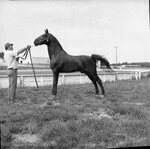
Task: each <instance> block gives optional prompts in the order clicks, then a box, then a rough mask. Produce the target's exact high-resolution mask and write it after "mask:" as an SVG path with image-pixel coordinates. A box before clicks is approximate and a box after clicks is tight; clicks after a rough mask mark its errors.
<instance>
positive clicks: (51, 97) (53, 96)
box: [48, 95, 56, 100]
mask: <svg viewBox="0 0 150 149" xmlns="http://www.w3.org/2000/svg"><path fill="white" fill-rule="evenodd" d="M55 98H56V96H55V95H50V96H49V97H48V99H49V100H55Z"/></svg>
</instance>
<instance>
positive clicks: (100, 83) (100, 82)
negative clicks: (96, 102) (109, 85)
mask: <svg viewBox="0 0 150 149" xmlns="http://www.w3.org/2000/svg"><path fill="white" fill-rule="evenodd" d="M96 78H97V79H96V80H97V82H98V84H99V86H100V87H101V92H102V95H104V94H105V90H104V87H103V84H102V80H101V79H100V78H99V76H98V75H97V77H96Z"/></svg>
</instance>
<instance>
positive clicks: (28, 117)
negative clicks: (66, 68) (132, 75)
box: [0, 78, 150, 149]
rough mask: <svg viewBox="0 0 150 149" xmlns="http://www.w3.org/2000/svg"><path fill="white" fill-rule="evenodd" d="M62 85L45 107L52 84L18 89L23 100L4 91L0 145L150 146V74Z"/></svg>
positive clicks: (70, 148) (57, 148)
mask: <svg viewBox="0 0 150 149" xmlns="http://www.w3.org/2000/svg"><path fill="white" fill-rule="evenodd" d="M104 87H105V89H106V97H105V98H104V99H100V97H97V96H95V94H94V87H93V85H92V84H84V85H62V86H59V87H58V95H57V97H56V103H59V104H54V105H48V106H45V107H42V106H40V105H42V104H43V103H45V101H47V100H48V99H49V96H50V93H51V90H52V87H40V90H39V91H38V90H36V88H18V90H17V95H18V101H17V102H16V103H14V104H12V103H10V102H9V101H8V100H7V90H6V89H1V90H0V113H1V118H0V122H1V143H2V145H3V146H7V148H13V149H19V148H22V147H24V148H44V149H46V148H54V149H98V148H109V147H110V148H112V147H131V146H148V145H150V78H146V79H142V80H139V81H135V80H129V81H116V82H106V83H104Z"/></svg>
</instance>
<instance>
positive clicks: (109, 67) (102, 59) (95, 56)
mask: <svg viewBox="0 0 150 149" xmlns="http://www.w3.org/2000/svg"><path fill="white" fill-rule="evenodd" d="M91 57H92V58H93V59H94V60H95V61H101V63H102V65H105V66H106V67H107V68H108V69H111V70H112V68H111V66H110V63H109V62H108V60H107V59H106V58H104V57H103V56H101V55H97V54H92V55H91Z"/></svg>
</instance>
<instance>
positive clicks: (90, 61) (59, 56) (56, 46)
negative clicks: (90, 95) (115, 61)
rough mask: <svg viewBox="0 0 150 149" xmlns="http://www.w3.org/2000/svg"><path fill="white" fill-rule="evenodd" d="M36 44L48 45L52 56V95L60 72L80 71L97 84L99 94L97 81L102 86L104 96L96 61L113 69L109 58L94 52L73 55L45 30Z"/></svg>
mask: <svg viewBox="0 0 150 149" xmlns="http://www.w3.org/2000/svg"><path fill="white" fill-rule="evenodd" d="M34 44H35V46H38V45H43V44H45V45H47V47H48V54H49V58H50V67H51V69H52V71H53V90H52V95H56V93H57V83H58V77H59V73H60V72H75V71H80V72H81V73H84V74H86V75H87V76H88V77H89V79H90V80H91V81H92V82H93V84H94V86H95V92H96V94H97V95H98V94H99V90H98V86H97V82H98V84H99V85H100V87H101V91H102V95H101V97H104V94H105V90H104V87H103V85H102V81H101V79H100V78H99V77H98V75H97V71H96V61H101V63H102V64H103V65H105V66H106V67H107V68H108V69H111V67H110V64H109V62H108V60H107V59H106V58H104V57H102V56H100V55H96V54H92V55H91V56H85V55H80V56H72V55H69V54H67V53H66V51H64V49H63V48H62V46H61V45H60V43H59V42H58V40H57V39H56V38H55V37H54V36H53V35H52V34H50V33H49V32H48V29H46V30H45V33H44V34H43V35H41V36H39V37H38V38H36V39H35V40H34Z"/></svg>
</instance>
